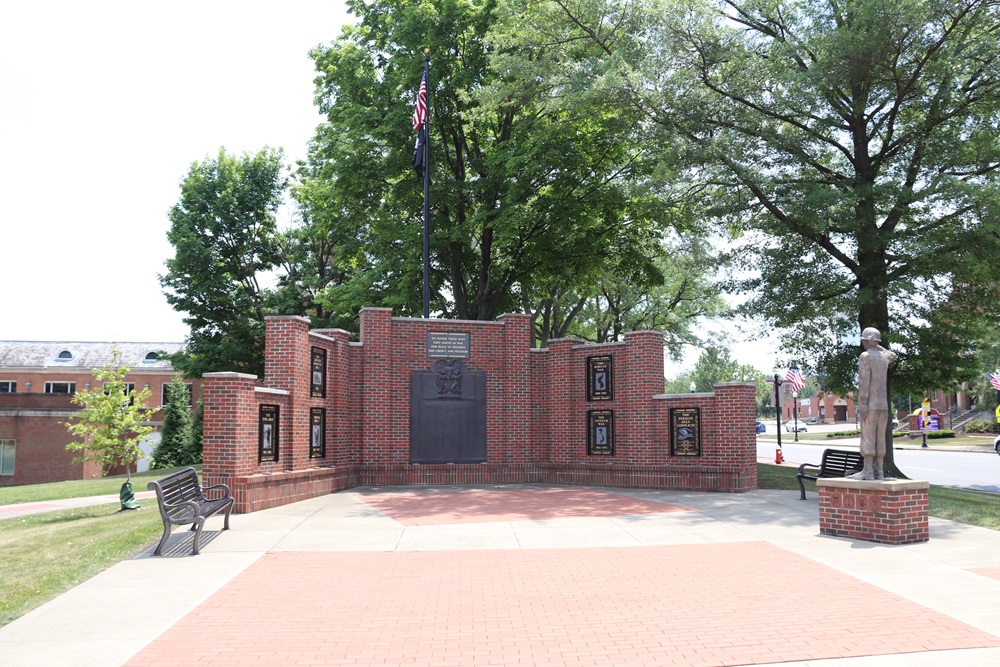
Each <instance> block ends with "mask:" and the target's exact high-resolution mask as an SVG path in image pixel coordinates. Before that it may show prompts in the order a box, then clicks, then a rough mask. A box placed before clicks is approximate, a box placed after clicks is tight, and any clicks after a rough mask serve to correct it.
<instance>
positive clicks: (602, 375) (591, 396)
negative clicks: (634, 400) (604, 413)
mask: <svg viewBox="0 0 1000 667" xmlns="http://www.w3.org/2000/svg"><path fill="white" fill-rule="evenodd" d="M613 380H614V375H613V373H612V357H611V356H610V355H608V356H603V357H587V400H588V401H610V400H611V399H613V398H614V397H615V394H614V382H613Z"/></svg>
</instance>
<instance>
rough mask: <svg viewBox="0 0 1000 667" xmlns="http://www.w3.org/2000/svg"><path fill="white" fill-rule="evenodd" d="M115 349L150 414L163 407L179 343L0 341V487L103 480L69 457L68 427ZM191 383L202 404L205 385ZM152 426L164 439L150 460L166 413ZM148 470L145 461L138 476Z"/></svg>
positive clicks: (146, 446)
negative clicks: (77, 401)
mask: <svg viewBox="0 0 1000 667" xmlns="http://www.w3.org/2000/svg"><path fill="white" fill-rule="evenodd" d="M112 345H113V346H114V348H116V349H118V351H119V352H121V359H120V360H121V363H123V364H124V365H126V366H128V367H129V368H130V369H131V372H130V373H129V375H128V377H127V378H126V382H128V383H129V384H130V385H132V387H130V388H134V389H136V390H140V389H142V388H143V387H149V389H150V392H151V397H150V407H155V406H162V405H163V404H164V403H165V399H166V391H167V390H166V389H165V388H164V387H165V386H167V385H169V384H170V381H171V380H172V379H173V376H174V375H175V372H174V370H173V367H172V366H171V365H170V362H169V361H166V360H165V359H162V358H161V357H162V356H163V353H168V354H169V353H173V352H176V351H179V350H180V349H181V348H182V345H181V344H180V343H94V342H66V341H55V342H38V341H0V485H16V484H37V483H40V482H57V481H62V480H70V479H85V478H91V477H99V476H101V474H102V471H101V469H100V466H99V465H97V464H96V463H72V459H73V454H72V453H70V452H67V451H66V445H67V444H69V443H70V442H72V438H71V436H70V434H69V431H68V430H67V429H66V424H65V422H66V421H67V420H69V419H70V418H71V417H73V416H74V415H75V414H77V413H78V412H79V410H80V409H79V407H77V406H76V405H74V404H73V403H72V401H71V399H72V397H73V394H75V393H76V392H77V391H81V390H90V389H92V384H93V382H94V376H93V373H92V371H93V369H94V368H101V367H103V366H105V365H107V364H108V363H110V362H111V360H112ZM188 384H189V387H190V388H191V391H192V400H193V401H195V402H196V401H197V400H198V399H199V398H200V395H201V382H200V380H199V381H193V382H189V383H188ZM151 423H152V424H153V425H154V426H156V427H157V432H154V433H153V434H152V436H153V437H152V438H151V440H150V442H148V443H146V444H144V445H143V450H144V451H146V453H147V454H148V453H149V452H151V451H152V448H153V446H154V444H155V442H158V441H159V432H158V430H159V427H160V426H161V425H162V414H161V413H160V412H159V411H157V412H156V413H154V414H153V415H152V420H151ZM147 466H148V462H146V461H145V460H141V461H140V462H139V466H138V469H139V470H144V469H146V467H147Z"/></svg>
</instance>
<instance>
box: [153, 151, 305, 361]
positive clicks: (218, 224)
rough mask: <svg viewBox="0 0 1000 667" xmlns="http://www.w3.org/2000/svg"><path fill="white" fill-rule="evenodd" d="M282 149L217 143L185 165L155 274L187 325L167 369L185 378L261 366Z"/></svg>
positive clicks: (275, 249)
mask: <svg viewBox="0 0 1000 667" xmlns="http://www.w3.org/2000/svg"><path fill="white" fill-rule="evenodd" d="M283 170H284V167H283V164H282V151H281V150H272V149H269V148H264V149H262V150H260V151H258V152H257V153H255V154H252V155H251V154H243V155H242V156H240V157H236V156H233V155H230V154H229V153H227V152H226V151H225V149H220V150H219V154H218V156H217V157H216V158H205V160H203V161H202V162H195V163H194V164H192V165H191V169H190V170H189V171H188V174H187V177H186V178H185V179H184V181H183V183H182V184H181V196H180V200H179V201H178V203H177V204H176V205H175V206H174V207H173V208H171V209H170V214H169V217H170V231H169V232H167V238H168V239H169V241H170V243H171V244H172V245H173V246H174V257H173V258H171V259H168V260H167V262H166V264H167V273H166V274H165V275H161V276H160V284H161V285H162V287H163V289H164V293H165V295H166V298H167V302H168V303H170V305H171V306H173V307H174V309H175V310H178V311H181V312H183V313H186V316H185V317H184V322H185V323H186V324H187V325H188V326H190V327H191V331H190V334H189V335H188V339H187V341H186V344H185V349H184V351H183V352H181V353H178V354H176V355H173V356H172V357H171V362H172V363H173V365H174V368H176V369H178V370H179V371H181V372H183V373H184V375H186V376H188V377H194V376H200V375H201V374H203V373H206V372H212V371H236V372H244V373H253V374H256V375H258V376H260V375H263V371H264V304H265V301H266V299H267V297H268V293H267V291H266V290H265V289H264V288H262V287H261V284H260V279H261V276H262V274H264V273H265V272H267V271H270V270H272V269H273V268H274V267H275V266H276V265H277V264H278V262H279V259H280V253H279V250H280V246H279V243H278V235H277V227H276V222H275V217H274V213H275V211H276V210H277V208H278V206H279V205H280V203H281V200H282V199H281V198H282V192H283V191H284V188H285V179H284V177H283V175H282V174H283Z"/></svg>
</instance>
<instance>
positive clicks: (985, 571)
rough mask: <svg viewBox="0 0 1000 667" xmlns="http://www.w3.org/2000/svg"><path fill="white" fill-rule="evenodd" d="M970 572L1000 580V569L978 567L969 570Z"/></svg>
mask: <svg viewBox="0 0 1000 667" xmlns="http://www.w3.org/2000/svg"><path fill="white" fill-rule="evenodd" d="M969 572H975V573H976V574H981V575H983V576H984V577H989V578H990V579H1000V567H977V568H974V569H971V570H969Z"/></svg>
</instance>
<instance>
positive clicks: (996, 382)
mask: <svg viewBox="0 0 1000 667" xmlns="http://www.w3.org/2000/svg"><path fill="white" fill-rule="evenodd" d="M987 375H989V376H990V384H991V385H993V388H994V389H996V390H997V391H1000V378H998V377H997V376H996V375H993V373H987Z"/></svg>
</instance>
